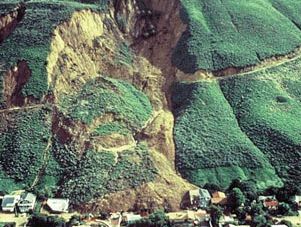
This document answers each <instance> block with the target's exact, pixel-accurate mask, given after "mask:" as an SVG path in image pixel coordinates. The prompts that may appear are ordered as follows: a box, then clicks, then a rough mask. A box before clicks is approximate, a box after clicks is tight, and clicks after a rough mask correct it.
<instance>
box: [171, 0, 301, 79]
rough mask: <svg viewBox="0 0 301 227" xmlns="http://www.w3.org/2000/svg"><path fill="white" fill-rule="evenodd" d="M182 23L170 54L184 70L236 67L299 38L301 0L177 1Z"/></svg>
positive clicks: (270, 54)
mask: <svg viewBox="0 0 301 227" xmlns="http://www.w3.org/2000/svg"><path fill="white" fill-rule="evenodd" d="M180 2H181V3H182V6H183V7H182V20H183V21H184V23H186V24H187V30H186V31H185V32H184V33H183V35H182V37H181V39H180V41H179V42H178V44H177V47H176V49H175V51H174V54H173V63H174V65H175V66H176V67H178V68H179V69H180V70H182V71H184V72H186V73H194V72H195V71H197V70H199V69H203V70H208V71H218V70H222V69H225V68H229V67H235V68H241V67H246V66H250V65H255V64H257V63H259V62H260V61H262V60H264V59H266V58H270V57H274V56H278V55H283V54H287V53H289V52H291V51H293V50H294V49H295V48H296V47H299V46H300V43H301V32H300V17H299V16H298V15H300V13H301V3H300V2H299V1H293V0H275V1H274V0H273V1H270V0H256V1H247V0H243V1H231V0H212V1H205V0H201V1H199V0H180Z"/></svg>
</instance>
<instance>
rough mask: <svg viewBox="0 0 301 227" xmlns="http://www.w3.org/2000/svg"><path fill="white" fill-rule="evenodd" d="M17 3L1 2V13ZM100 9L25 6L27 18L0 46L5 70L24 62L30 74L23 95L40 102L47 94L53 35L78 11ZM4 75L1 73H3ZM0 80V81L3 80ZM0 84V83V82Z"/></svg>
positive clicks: (34, 0) (42, 0)
mask: <svg viewBox="0 0 301 227" xmlns="http://www.w3.org/2000/svg"><path fill="white" fill-rule="evenodd" d="M18 2H19V1H15V0H13V1H8V0H6V1H4V2H3V1H1V3H0V12H8V11H9V10H10V9H11V8H12V6H15V5H16V4H17V3H18ZM88 8H89V9H94V10H97V9H99V5H93V4H83V3H78V2H74V1H59V0H56V1H54V0H52V1H48V0H47V1H46V0H39V1H38V0H32V1H28V2H26V14H25V17H24V19H23V20H22V21H21V22H20V24H19V26H18V27H17V29H16V30H15V31H14V32H13V33H12V34H11V35H10V36H9V38H7V39H6V40H5V41H4V42H3V43H2V44H1V50H0V61H1V62H2V63H4V64H5V67H6V69H8V68H9V67H12V66H13V65H16V63H17V62H18V60H23V59H24V60H26V61H27V63H28V64H29V68H30V70H31V72H32V76H31V78H30V80H29V82H28V83H27V84H26V85H25V87H24V88H23V90H22V92H23V94H24V95H33V96H34V97H36V98H41V97H42V96H43V95H45V94H47V92H48V91H49V87H48V81H47V73H46V64H47V62H46V60H47V56H48V53H49V51H50V42H51V35H52V31H53V30H54V28H55V26H56V25H58V24H59V23H61V22H63V21H66V20H67V19H68V18H70V17H71V15H72V13H73V12H74V11H76V10H81V9H88ZM2 74H3V73H2ZM2 76H3V75H0V78H1V80H2ZM0 82H1V83H2V81H0Z"/></svg>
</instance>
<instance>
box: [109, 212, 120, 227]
mask: <svg viewBox="0 0 301 227" xmlns="http://www.w3.org/2000/svg"><path fill="white" fill-rule="evenodd" d="M121 221H122V216H121V214H120V213H119V212H117V213H113V214H112V215H111V217H110V224H111V226H112V227H120V224H121Z"/></svg>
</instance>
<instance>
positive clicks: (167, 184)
mask: <svg viewBox="0 0 301 227" xmlns="http://www.w3.org/2000/svg"><path fill="white" fill-rule="evenodd" d="M114 7H115V8H112V9H111V10H110V12H109V13H106V14H99V13H95V12H92V11H89V10H85V11H80V12H76V13H74V14H73V16H72V18H71V19H70V20H69V21H67V22H65V23H63V24H61V25H59V26H58V27H57V28H56V29H55V31H54V36H53V40H52V42H51V53H50V54H49V56H48V65H47V72H48V82H49V86H50V87H52V88H53V93H54V97H55V100H54V103H55V105H57V109H56V112H57V113H56V114H57V115H58V117H56V122H55V127H53V130H55V133H56V135H57V136H58V138H59V139H60V141H61V142H62V143H64V142H67V141H68V143H70V141H72V144H74V146H75V147H76V148H77V150H78V154H80V153H81V150H84V149H86V148H87V147H93V148H94V149H96V150H106V151H110V152H113V153H117V156H118V153H119V152H122V151H123V150H126V149H129V148H132V147H135V146H136V145H137V143H139V142H141V141H143V142H146V143H147V144H148V146H149V148H150V153H151V157H152V159H153V161H154V165H155V167H156V169H157V170H158V174H157V177H156V179H155V180H154V181H152V182H150V183H145V184H143V185H141V186H138V187H137V188H134V189H127V190H125V191H120V192H117V193H112V194H108V195H106V196H104V197H103V198H101V199H97V200H93V201H91V202H90V203H89V204H86V206H84V207H78V209H81V210H86V211H87V210H91V209H92V210H103V209H106V210H112V211H114V210H116V211H117V210H120V209H122V210H127V209H131V208H134V207H135V208H137V209H144V208H152V209H153V208H155V207H164V206H165V207H166V206H169V207H170V208H171V209H173V210H176V209H179V206H180V203H181V198H182V195H184V193H185V192H186V191H187V190H189V189H191V188H194V186H192V185H190V184H189V183H187V182H186V181H185V180H183V179H182V178H181V177H180V176H178V175H177V173H176V171H175V163H174V159H175V147H174V142H173V136H172V133H173V124H174V118H173V115H172V113H171V110H170V105H169V87H170V85H171V83H172V82H173V80H174V78H175V72H176V70H175V68H174V67H172V65H171V62H170V56H171V51H172V48H173V46H174V45H175V44H176V42H177V40H178V38H179V36H180V35H181V32H182V31H183V30H184V28H185V26H184V25H183V24H182V23H181V21H180V18H179V5H178V4H177V1H175V2H173V3H172V4H170V3H166V1H155V0H154V1H151V2H150V4H149V5H148V6H146V7H147V8H148V9H152V10H153V12H154V15H152V16H141V15H140V14H141V13H142V12H141V8H139V7H138V6H137V3H136V1H127V4H125V3H124V2H123V1H122V3H120V4H118V5H115V6H114ZM145 10H146V9H145ZM118 18H123V20H124V21H123V23H124V24H123V25H124V28H125V29H123V28H122V27H120V26H121V25H120V24H118ZM116 20H117V21H116ZM149 26H151V27H152V26H153V27H154V28H156V31H155V33H154V34H148V35H147V34H145V33H146V29H148V28H149ZM99 75H102V76H109V77H111V78H115V79H120V80H123V81H127V82H129V83H131V84H133V85H134V86H135V87H136V88H138V89H139V90H140V91H142V92H143V93H145V94H146V95H147V96H148V98H149V100H150V102H151V104H152V107H153V110H154V111H153V114H152V117H151V118H150V119H149V120H148V121H147V122H146V123H145V125H144V126H143V127H142V129H141V130H139V131H137V132H135V133H134V134H131V135H121V134H118V133H113V134H110V135H106V136H98V137H93V138H92V137H91V135H92V132H93V130H94V129H95V128H97V127H99V126H101V125H104V124H106V123H108V122H114V121H116V120H117V119H116V117H115V116H114V115H111V114H106V115H105V116H101V117H99V118H95V119H94V120H93V122H92V124H90V125H83V124H82V123H80V122H76V121H72V122H70V119H69V120H66V117H64V115H65V113H64V111H63V110H62V109H61V108H60V103H61V101H62V99H63V98H64V97H65V96H66V95H69V96H70V95H72V94H76V93H77V92H78V91H79V90H80V89H81V87H82V86H83V85H85V84H86V83H87V82H88V81H90V80H91V79H94V78H97V77H99ZM83 108H84V107H83Z"/></svg>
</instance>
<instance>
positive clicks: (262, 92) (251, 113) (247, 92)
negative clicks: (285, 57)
mask: <svg viewBox="0 0 301 227" xmlns="http://www.w3.org/2000/svg"><path fill="white" fill-rule="evenodd" d="M300 72H301V60H300V58H299V59H297V60H295V61H292V62H289V63H286V64H283V65H281V66H277V67H274V68H271V69H268V70H263V71H260V72H256V73H250V74H247V75H244V76H242V77H234V78H230V79H226V80H223V81H221V88H222V90H223V93H224V94H225V97H226V99H227V100H228V101H229V103H230V105H231V106H232V108H233V111H234V114H235V116H236V118H237V120H238V122H239V125H240V127H241V129H242V130H243V131H244V132H245V133H246V134H247V135H248V137H249V138H250V139H251V140H252V141H253V143H254V144H255V145H256V146H257V147H258V148H259V149H260V150H261V151H262V152H263V153H264V154H265V155H266V157H268V159H269V160H270V163H271V164H272V165H273V166H274V167H275V169H276V171H277V174H278V175H279V176H280V177H281V178H282V179H283V181H284V182H287V183H288V184H290V185H297V186H299V187H301V177H300V176H301V132H300V128H301V120H300V114H301V105H300V104H301V103H300V100H301V74H300Z"/></svg>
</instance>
